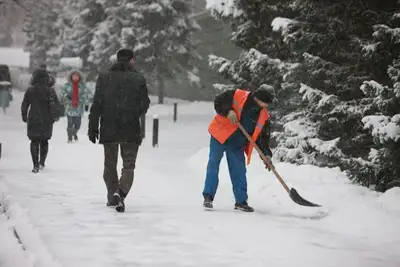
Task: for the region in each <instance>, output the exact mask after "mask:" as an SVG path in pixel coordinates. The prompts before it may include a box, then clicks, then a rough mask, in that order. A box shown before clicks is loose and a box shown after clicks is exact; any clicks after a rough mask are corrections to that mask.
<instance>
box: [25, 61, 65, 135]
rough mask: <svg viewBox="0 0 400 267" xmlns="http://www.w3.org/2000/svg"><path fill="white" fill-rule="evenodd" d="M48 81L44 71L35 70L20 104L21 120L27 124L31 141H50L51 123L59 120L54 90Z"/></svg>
mask: <svg viewBox="0 0 400 267" xmlns="http://www.w3.org/2000/svg"><path fill="white" fill-rule="evenodd" d="M50 80H51V78H50V76H49V74H48V72H47V71H46V70H44V69H38V70H36V71H35V72H34V73H33V74H32V79H31V86H30V87H29V88H28V89H27V90H26V92H25V95H24V99H23V101H22V104H21V115H22V120H23V121H24V122H26V123H27V129H28V137H29V139H31V140H35V139H40V140H48V139H50V138H51V137H52V133H53V123H54V122H55V121H57V120H58V119H59V112H60V103H59V101H58V98H57V95H56V93H55V91H54V89H52V88H51V87H50V86H49V84H50V83H51V81H50Z"/></svg>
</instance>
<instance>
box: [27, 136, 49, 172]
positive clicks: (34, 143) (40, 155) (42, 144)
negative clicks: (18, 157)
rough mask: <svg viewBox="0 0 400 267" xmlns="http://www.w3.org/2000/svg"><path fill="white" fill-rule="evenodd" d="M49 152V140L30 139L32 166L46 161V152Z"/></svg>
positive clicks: (37, 165)
mask: <svg viewBox="0 0 400 267" xmlns="http://www.w3.org/2000/svg"><path fill="white" fill-rule="evenodd" d="M48 152H49V141H48V140H47V139H33V140H31V156H32V162H33V166H35V167H39V165H43V166H44V164H45V162H46V158H47V154H48Z"/></svg>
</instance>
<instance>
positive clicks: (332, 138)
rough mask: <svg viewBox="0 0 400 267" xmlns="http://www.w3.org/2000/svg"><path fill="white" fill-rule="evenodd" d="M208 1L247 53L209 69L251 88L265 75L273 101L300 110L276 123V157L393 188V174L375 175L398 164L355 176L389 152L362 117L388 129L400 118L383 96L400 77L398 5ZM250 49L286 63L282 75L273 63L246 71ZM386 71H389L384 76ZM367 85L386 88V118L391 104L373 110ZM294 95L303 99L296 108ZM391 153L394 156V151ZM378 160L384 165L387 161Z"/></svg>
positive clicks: (214, 62) (215, 61) (388, 98)
mask: <svg viewBox="0 0 400 267" xmlns="http://www.w3.org/2000/svg"><path fill="white" fill-rule="evenodd" d="M207 2H208V8H209V9H211V10H212V11H213V14H214V15H216V16H217V17H219V18H223V19H224V20H226V21H228V22H229V23H230V24H231V25H232V29H233V33H232V40H233V41H234V42H235V43H236V44H237V45H239V46H240V47H242V48H243V49H244V50H245V52H244V54H243V56H242V57H241V58H240V59H239V60H238V61H229V60H226V59H221V58H218V57H215V56H212V57H211V66H213V67H215V68H216V69H217V70H218V71H219V72H220V73H222V74H224V75H225V76H226V77H229V78H230V79H231V80H232V81H233V85H232V86H235V87H236V86H245V87H247V88H250V89H252V90H253V89H255V88H257V86H259V85H260V84H259V83H260V80H261V79H264V80H268V79H269V77H268V76H270V78H272V81H266V83H275V84H271V85H274V86H275V88H276V89H278V90H277V95H278V101H283V102H290V103H291V106H292V107H294V109H297V111H295V112H293V113H290V114H288V115H287V116H284V117H283V118H281V119H280V120H282V122H283V123H284V125H283V128H282V130H283V131H282V132H281V133H275V135H276V137H277V141H278V142H279V146H278V149H277V150H276V151H275V154H274V156H275V158H278V159H281V160H286V161H290V162H294V163H301V164H302V163H311V164H316V165H320V166H340V167H341V168H342V169H344V170H349V174H350V176H351V177H352V178H355V180H356V181H360V182H362V183H363V184H365V185H367V184H369V183H370V182H371V183H378V184H381V186H380V187H378V188H377V189H378V190H384V189H386V188H388V187H390V186H389V185H388V183H387V181H389V180H391V179H392V178H393V176H390V177H392V178H390V177H389V176H386V178H382V177H383V176H382V177H381V178H379V177H377V176H376V173H378V171H380V172H382V170H384V169H385V168H386V170H390V171H392V173H393V170H394V169H393V168H394V166H395V165H393V164H392V165H390V166H391V167H390V168H389V167H385V166H389V165H383V164H380V165H379V164H378V165H374V167H375V168H374V169H373V170H374V175H375V176H374V179H373V178H372V176H371V175H369V176H368V177H367V178H365V176H364V178H365V179H363V178H362V177H363V176H362V175H363V174H360V172H359V170H360V166H367V165H368V164H369V162H370V161H369V160H368V155H369V154H370V151H371V148H374V149H377V147H378V146H382V147H385V149H387V147H386V146H388V143H387V142H386V143H380V144H377V143H376V142H375V143H374V138H373V136H372V135H371V133H370V131H369V128H370V126H371V124H369V123H368V119H367V118H369V117H367V118H365V119H364V120H363V118H364V117H366V116H368V115H375V114H377V115H381V114H385V112H386V114H385V116H388V118H386V119H385V122H386V123H388V124H389V123H390V122H392V123H391V124H390V125H391V127H392V126H393V125H394V124H395V123H396V121H397V117H396V116H395V114H398V113H399V111H398V110H396V109H394V108H393V105H392V104H393V103H394V102H397V101H398V100H394V98H393V97H392V96H393V94H390V93H388V92H389V91H390V89H389V88H392V87H393V86H392V83H391V80H390V77H391V76H392V77H393V74H390V73H397V72H396V71H394V67H393V66H395V65H396V64H395V62H396V61H395V60H396V59H397V57H398V51H400V47H399V44H400V42H399V41H398V37H396V36H397V34H398V29H397V28H398V27H399V16H398V15H396V12H398V10H399V5H400V3H399V2H398V1H396V0H392V1H385V2H377V1H362V2H361V1H350V2H349V1H344V0H343V1H328V2H327V1H323V2H321V1H316V0H306V1H294V0H293V1H251V2H250V1H240V0H239V1H228V0H209V1H207ZM360 22H362V23H360ZM266 25H271V26H272V27H266ZM277 33H278V34H280V35H281V36H277ZM249 51H257V52H259V53H260V54H262V55H264V58H270V59H272V58H275V59H279V60H280V61H282V62H283V63H282V64H280V65H277V66H278V69H279V70H280V71H271V70H270V69H271V67H272V66H274V65H273V64H265V65H260V70H264V71H265V72H264V73H263V72H262V71H259V73H257V72H253V71H250V70H251V69H254V68H255V66H257V65H259V64H260V59H259V57H258V58H252V57H249V56H247V54H249V53H250V52H249ZM396 51H397V52H396ZM270 62H271V61H270ZM297 63H299V64H297ZM389 65H391V66H392V67H390V68H389V69H390V71H387V69H388V67H389ZM284 66H292V67H289V68H287V67H284ZM293 66H295V67H293ZM272 69H274V68H272ZM275 69H276V68H275ZM287 73H290V75H287ZM388 73H389V74H390V75H388ZM266 76H267V77H268V78H266ZM394 76H395V75H394ZM258 77H261V79H260V78H258ZM371 80H372V81H376V82H378V83H382V84H383V88H387V89H385V90H381V91H379V93H378V95H379V97H381V98H382V99H385V101H383V102H384V103H387V104H388V105H389V103H391V104H390V105H389V106H390V107H391V108H390V110H391V112H389V113H388V112H387V110H388V109H389V107H388V106H386V107H384V106H380V108H376V105H374V104H372V103H374V102H376V101H377V100H376V99H375V100H374V99H373V97H372V96H371V95H367V94H366V91H365V90H366V88H367V87H368V86H367V85H366V84H365V83H364V82H365V81H371ZM254 81H255V82H254ZM219 86H220V87H222V88H223V87H224V86H221V85H219ZM385 86H386V87H385ZM394 87H395V88H396V86H394ZM283 88H289V90H288V91H289V92H290V94H287V92H288V91H286V93H285V94H281V95H280V92H284V90H282V89H283ZM297 93H300V94H299V95H302V96H303V99H302V100H303V101H302V102H301V103H300V102H298V97H296V94H297ZM299 95H298V96H299ZM279 96H280V97H279ZM374 97H375V98H376V97H378V96H377V95H374ZM378 102H379V101H378ZM397 103H398V102H397ZM385 105H386V104H385ZM397 107H399V105H398V104H397ZM274 108H275V109H276V110H278V115H279V113H280V114H281V115H285V114H287V112H286V108H284V107H282V106H279V105H276V106H274ZM291 111H293V110H291ZM393 116H394V117H393ZM277 118H279V117H277V116H275V117H273V119H274V120H276V119H277ZM374 125H376V124H374ZM390 151H391V153H392V154H391V156H392V157H394V155H395V154H396V150H390ZM378 155H379V153H378ZM381 155H382V156H381V159H383V158H385V157H386V156H385V157H384V156H383V154H382V153H381ZM386 155H388V153H386ZM396 160H397V158H396ZM382 161H383V160H381V162H382ZM357 162H358V163H360V164H358V163H357ZM386 172H387V173H389V171H386ZM370 173H372V172H370ZM380 181H382V182H380ZM382 185H384V186H382ZM392 185H393V183H392Z"/></svg>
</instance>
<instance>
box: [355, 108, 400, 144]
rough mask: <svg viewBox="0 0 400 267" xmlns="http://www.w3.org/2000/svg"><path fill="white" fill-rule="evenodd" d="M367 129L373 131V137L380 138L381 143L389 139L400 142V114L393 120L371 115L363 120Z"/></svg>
mask: <svg viewBox="0 0 400 267" xmlns="http://www.w3.org/2000/svg"><path fill="white" fill-rule="evenodd" d="M362 122H363V123H364V128H365V129H370V130H372V135H373V136H374V137H378V138H379V140H380V142H381V143H384V142H385V141H388V140H389V139H392V140H394V141H395V142H397V141H400V114H396V115H394V116H393V117H392V118H390V117H388V116H383V115H371V116H366V117H364V118H363V119H362Z"/></svg>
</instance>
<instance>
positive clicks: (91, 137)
mask: <svg viewBox="0 0 400 267" xmlns="http://www.w3.org/2000/svg"><path fill="white" fill-rule="evenodd" d="M88 136H89V140H90V142H92V143H93V144H96V141H97V139H99V134H98V133H93V132H89V133H88Z"/></svg>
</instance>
